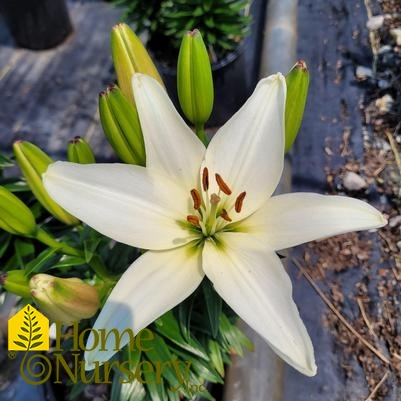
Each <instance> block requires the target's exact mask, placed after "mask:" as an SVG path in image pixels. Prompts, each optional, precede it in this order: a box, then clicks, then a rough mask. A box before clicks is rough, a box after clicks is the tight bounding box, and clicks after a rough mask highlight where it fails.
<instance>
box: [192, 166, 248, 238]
mask: <svg viewBox="0 0 401 401" xmlns="http://www.w3.org/2000/svg"><path fill="white" fill-rule="evenodd" d="M215 180H216V183H217V186H218V187H219V191H218V193H217V194H216V193H212V194H209V171H208V169H207V167H205V168H204V169H203V171H202V195H201V194H200V193H199V191H198V190H197V189H196V188H193V189H191V191H190V194H191V198H192V201H193V208H194V214H189V215H188V216H187V221H188V222H189V223H190V224H192V225H193V226H194V227H196V228H197V229H199V231H201V232H202V235H203V236H204V237H211V236H213V235H214V234H215V233H216V232H218V231H220V230H222V229H223V228H224V227H226V226H227V225H228V224H229V223H231V222H232V219H231V217H230V216H229V214H228V212H227V209H226V208H225V207H224V205H227V204H230V199H229V198H230V196H231V194H232V191H231V189H230V187H229V186H228V185H227V184H226V182H225V181H224V180H223V178H222V177H221V175H220V174H218V173H216V174H215ZM245 195H246V192H245V191H243V192H241V193H240V194H239V195H238V196H237V198H236V199H235V202H234V208H233V209H234V211H235V212H236V213H240V212H241V210H242V205H243V203H244V199H245Z"/></svg>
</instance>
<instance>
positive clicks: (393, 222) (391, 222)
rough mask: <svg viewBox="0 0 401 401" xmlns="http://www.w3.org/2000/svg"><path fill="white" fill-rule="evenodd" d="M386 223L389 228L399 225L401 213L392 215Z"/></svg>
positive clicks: (400, 223)
mask: <svg viewBox="0 0 401 401" xmlns="http://www.w3.org/2000/svg"><path fill="white" fill-rule="evenodd" d="M388 225H389V227H390V228H394V227H397V226H399V225H401V215H400V216H394V217H392V218H391V219H390V220H389V221H388Z"/></svg>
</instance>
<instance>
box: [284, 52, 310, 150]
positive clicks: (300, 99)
mask: <svg viewBox="0 0 401 401" xmlns="http://www.w3.org/2000/svg"><path fill="white" fill-rule="evenodd" d="M285 80H286V83H287V100H286V104H285V152H288V151H289V150H290V149H291V146H292V144H293V143H294V141H295V138H296V137H297V134H298V131H299V128H300V126H301V122H302V117H303V115H304V110H305V104H306V98H307V96H308V88H309V71H308V68H307V66H306V63H305V62H304V61H303V60H299V61H298V62H297V63H296V64H295V65H294V67H292V69H291V70H290V72H289V73H288V74H287V76H286V77H285Z"/></svg>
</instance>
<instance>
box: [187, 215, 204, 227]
mask: <svg viewBox="0 0 401 401" xmlns="http://www.w3.org/2000/svg"><path fill="white" fill-rule="evenodd" d="M187 222H188V223H191V224H192V225H193V226H195V227H200V226H201V225H200V221H199V217H198V216H195V215H194V214H189V215H188V216H187Z"/></svg>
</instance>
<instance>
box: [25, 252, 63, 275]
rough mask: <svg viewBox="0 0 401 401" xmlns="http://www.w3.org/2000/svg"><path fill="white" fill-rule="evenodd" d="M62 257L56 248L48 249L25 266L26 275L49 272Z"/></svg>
mask: <svg viewBox="0 0 401 401" xmlns="http://www.w3.org/2000/svg"><path fill="white" fill-rule="evenodd" d="M60 257H61V256H60V255H59V254H57V250H56V249H54V248H48V249H46V250H44V251H43V252H41V253H40V254H39V255H38V256H37V257H36V258H35V259H33V260H32V261H31V262H29V263H27V264H26V266H25V274H26V275H30V274H32V273H39V272H43V271H47V270H49V269H50V268H51V267H53V265H54V264H55V263H56V262H57V260H59V258H60Z"/></svg>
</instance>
